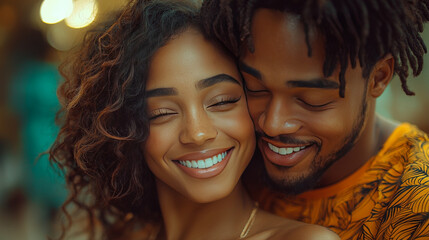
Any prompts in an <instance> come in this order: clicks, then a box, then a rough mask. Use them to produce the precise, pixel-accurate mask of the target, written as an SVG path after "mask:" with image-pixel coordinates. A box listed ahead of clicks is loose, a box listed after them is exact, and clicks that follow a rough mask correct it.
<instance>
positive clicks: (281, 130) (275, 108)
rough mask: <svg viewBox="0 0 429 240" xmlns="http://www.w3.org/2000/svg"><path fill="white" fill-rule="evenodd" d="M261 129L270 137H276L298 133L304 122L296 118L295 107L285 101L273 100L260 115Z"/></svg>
mask: <svg viewBox="0 0 429 240" xmlns="http://www.w3.org/2000/svg"><path fill="white" fill-rule="evenodd" d="M258 124H259V127H260V128H261V129H262V130H263V131H264V132H265V134H267V135H268V136H271V137H275V136H279V135H284V134H293V133H296V132H297V131H298V130H299V129H300V128H301V127H302V122H301V121H300V120H299V119H298V118H297V117H296V114H295V112H294V109H293V106H292V105H291V104H288V103H287V102H286V101H284V100H283V99H276V98H273V99H271V101H270V102H269V104H268V106H267V107H266V108H265V110H264V111H263V112H262V113H261V114H260V115H259V119H258Z"/></svg>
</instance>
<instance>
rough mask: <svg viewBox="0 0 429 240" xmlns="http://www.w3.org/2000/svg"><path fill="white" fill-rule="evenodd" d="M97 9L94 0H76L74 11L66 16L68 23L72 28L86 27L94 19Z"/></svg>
mask: <svg viewBox="0 0 429 240" xmlns="http://www.w3.org/2000/svg"><path fill="white" fill-rule="evenodd" d="M97 10H98V8H97V4H96V2H95V1H94V0H75V2H74V9H73V13H72V14H71V15H70V16H69V17H67V18H66V24H67V26H69V27H71V28H83V27H86V26H88V25H89V24H91V23H92V22H93V21H94V19H95V16H96V15H97Z"/></svg>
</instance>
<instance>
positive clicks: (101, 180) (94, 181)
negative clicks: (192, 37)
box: [49, 0, 199, 239]
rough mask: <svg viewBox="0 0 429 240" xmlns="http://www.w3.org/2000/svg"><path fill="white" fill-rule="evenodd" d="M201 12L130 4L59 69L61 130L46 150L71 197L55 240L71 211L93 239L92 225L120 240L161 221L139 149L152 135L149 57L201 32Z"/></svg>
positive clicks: (184, 6)
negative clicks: (81, 217) (191, 31)
mask: <svg viewBox="0 0 429 240" xmlns="http://www.w3.org/2000/svg"><path fill="white" fill-rule="evenodd" d="M198 11H199V7H198V4H193V2H191V1H180V0H177V1H174V0H168V1H166V0H164V1H161V0H134V1H131V2H130V3H129V4H128V5H127V6H126V7H125V8H124V9H123V11H121V13H120V14H119V15H117V16H116V18H115V19H114V20H113V21H111V22H110V23H109V24H105V25H103V26H102V27H101V28H100V29H95V30H92V31H90V32H88V33H87V34H86V36H85V38H84V41H83V44H82V46H81V47H80V48H79V50H78V51H77V52H76V54H75V55H74V56H72V57H71V58H70V59H69V60H68V61H67V62H65V63H63V64H62V65H61V67H60V71H61V74H62V75H63V77H64V79H65V81H64V82H63V83H62V84H61V85H60V87H59V89H58V96H59V99H60V102H61V104H62V109H61V111H60V112H59V114H58V116H57V120H58V122H59V124H60V126H61V130H60V132H59V134H58V136H57V139H56V141H55V143H54V144H53V146H52V147H51V149H50V150H49V154H50V160H51V162H52V163H53V164H54V165H57V166H59V168H60V169H61V170H62V171H63V173H64V175H65V178H66V182H67V185H68V187H69V190H70V196H69V198H68V199H67V201H66V202H65V203H64V205H63V212H64V213H65V214H66V216H67V218H68V220H69V225H68V226H66V225H64V227H63V236H61V237H60V238H63V237H64V232H66V231H67V229H69V228H70V225H71V221H72V216H71V213H70V212H69V211H68V210H67V209H69V208H68V206H75V207H77V209H78V210H84V212H86V213H87V214H88V216H87V219H88V220H89V224H88V226H87V229H85V232H86V233H88V234H89V237H90V239H94V237H95V226H96V225H101V229H102V234H103V238H104V239H119V238H121V237H122V236H123V235H124V233H125V232H126V231H127V229H128V230H130V229H132V228H133V227H134V228H135V224H133V223H136V222H139V224H140V223H141V222H146V223H150V222H151V223H159V222H160V221H161V215H160V210H159V206H158V201H157V194H156V188H155V181H154V176H153V175H152V173H151V172H150V171H149V169H148V166H147V165H146V162H145V160H144V158H143V153H142V150H141V144H142V142H143V141H144V140H145V139H146V138H147V136H148V134H149V121H148V117H147V115H146V104H145V85H146V81H147V77H148V70H149V66H150V61H151V58H152V56H153V55H154V53H155V52H156V51H157V50H158V49H159V48H160V47H162V46H163V45H165V44H166V43H167V41H168V40H169V39H171V37H172V36H174V35H177V34H179V33H180V32H182V31H184V30H185V29H186V28H188V27H190V26H192V25H193V26H195V27H198V26H199V20H198V19H199V18H198ZM80 212H82V211H80ZM130 216H131V217H130ZM136 219H137V220H136Z"/></svg>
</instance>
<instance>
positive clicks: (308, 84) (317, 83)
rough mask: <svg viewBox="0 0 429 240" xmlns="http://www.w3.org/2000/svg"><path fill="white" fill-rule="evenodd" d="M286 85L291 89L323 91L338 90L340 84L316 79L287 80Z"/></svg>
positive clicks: (324, 79)
mask: <svg viewBox="0 0 429 240" xmlns="http://www.w3.org/2000/svg"><path fill="white" fill-rule="evenodd" d="M286 85H287V86H288V87H291V88H323V89H338V88H340V84H339V83H337V82H335V81H332V80H329V79H326V78H316V79H311V80H289V81H287V82H286Z"/></svg>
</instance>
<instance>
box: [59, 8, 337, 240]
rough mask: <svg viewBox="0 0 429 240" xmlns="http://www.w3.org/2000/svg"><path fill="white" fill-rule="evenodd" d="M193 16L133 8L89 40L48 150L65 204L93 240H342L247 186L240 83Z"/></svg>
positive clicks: (246, 122) (247, 122)
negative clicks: (65, 192)
mask: <svg viewBox="0 0 429 240" xmlns="http://www.w3.org/2000/svg"><path fill="white" fill-rule="evenodd" d="M197 16H198V8H197V7H196V6H193V5H192V4H191V3H187V2H186V1H145V0H138V1H134V2H132V3H131V4H130V5H129V6H128V7H127V8H126V9H125V10H124V11H123V12H122V14H121V15H120V16H119V17H118V18H117V19H116V21H115V22H114V23H113V24H111V25H108V26H107V27H106V28H104V29H102V30H101V31H98V32H93V33H91V34H90V35H88V37H87V38H86V39H85V41H84V45H83V47H82V49H81V50H80V52H79V54H78V55H77V57H76V59H75V60H73V61H72V62H71V65H70V66H71V67H72V68H70V71H69V72H63V74H64V77H65V79H66V81H65V82H64V84H63V85H62V86H61V87H60V90H59V95H60V97H61V98H62V102H63V106H64V108H63V110H64V115H63V116H64V123H63V125H62V129H61V132H60V134H59V136H58V139H57V141H56V142H55V144H54V146H53V147H52V149H51V158H52V160H53V161H54V162H55V163H57V164H58V165H59V166H60V167H61V168H62V169H64V171H65V174H66V179H67V183H68V185H69V186H70V190H71V196H70V198H69V200H68V201H67V202H66V203H65V206H67V205H68V204H71V205H73V204H74V205H76V206H77V208H78V209H81V210H85V211H86V212H87V213H88V220H90V222H89V228H88V229H89V233H90V236H91V238H95V228H96V227H97V226H100V229H101V232H102V234H103V238H105V239H242V238H249V239H286V237H287V238H288V239H316V238H317V239H321V237H325V238H324V239H337V238H336V235H335V234H333V233H332V232H330V231H329V230H326V229H325V228H322V227H319V226H314V225H307V224H304V223H300V222H296V221H292V220H287V219H283V218H279V217H276V216H274V215H271V214H269V213H267V212H264V211H262V210H259V209H258V207H257V204H256V203H254V201H252V200H251V198H250V197H249V195H248V194H247V192H246V191H245V189H244V188H243V186H242V184H241V182H240V176H241V174H242V173H243V171H244V169H245V168H246V166H247V164H248V162H249V161H250V158H251V156H252V153H253V151H254V148H255V137H254V130H253V125H252V122H251V119H250V117H249V114H248V111H247V105H246V97H245V95H244V91H243V86H242V82H241V79H240V75H239V73H238V71H237V69H236V66H235V63H234V61H233V59H232V58H231V57H230V56H229V55H228V54H227V53H226V52H225V51H224V50H223V49H222V48H221V47H220V46H219V45H217V44H216V43H214V42H212V41H209V40H207V39H206V38H205V37H204V36H203V35H202V33H201V31H200V28H199V22H198V17H197ZM64 209H65V208H64Z"/></svg>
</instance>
